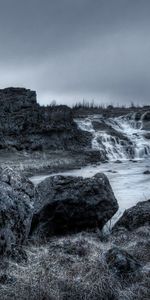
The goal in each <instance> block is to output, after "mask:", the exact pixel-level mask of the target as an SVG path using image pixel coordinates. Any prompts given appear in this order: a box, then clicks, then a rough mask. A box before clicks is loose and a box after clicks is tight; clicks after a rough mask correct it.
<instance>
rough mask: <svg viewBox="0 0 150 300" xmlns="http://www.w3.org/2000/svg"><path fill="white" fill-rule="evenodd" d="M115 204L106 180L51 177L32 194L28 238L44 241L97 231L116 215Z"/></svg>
mask: <svg viewBox="0 0 150 300" xmlns="http://www.w3.org/2000/svg"><path fill="white" fill-rule="evenodd" d="M117 209H118V204H117V200H116V198H115V196H114V194H113V191H112V189H111V186H110V184H109V181H108V179H107V177H106V176H105V175H104V174H96V175H95V176H94V177H92V178H86V179H84V178H82V177H71V176H68V177H65V176H54V177H49V178H47V179H45V180H44V181H43V182H41V183H40V184H39V185H38V187H37V190H36V203H35V214H34V216H33V220H32V225H31V234H35V235H36V236H39V238H42V239H45V238H47V237H49V236H51V235H55V234H64V233H69V232H79V231H81V230H86V229H90V228H96V227H99V228H100V229H102V228H103V226H104V225H105V224H106V222H107V221H108V220H109V219H110V218H111V217H112V216H113V215H114V214H115V213H116V211H117Z"/></svg>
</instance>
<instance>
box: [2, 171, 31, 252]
mask: <svg viewBox="0 0 150 300" xmlns="http://www.w3.org/2000/svg"><path fill="white" fill-rule="evenodd" d="M33 200H34V186H33V184H32V183H31V182H30V181H29V180H28V179H26V178H25V177H23V176H21V175H20V174H18V173H16V172H14V171H13V170H12V169H10V168H7V169H5V170H0V255H2V256H3V255H9V256H11V254H13V255H14V253H15V250H14V247H15V246H17V247H19V246H21V245H22V244H24V243H25V242H26V239H27V237H28V234H29V231H30V225H31V219H32V213H33V208H32V202H33Z"/></svg>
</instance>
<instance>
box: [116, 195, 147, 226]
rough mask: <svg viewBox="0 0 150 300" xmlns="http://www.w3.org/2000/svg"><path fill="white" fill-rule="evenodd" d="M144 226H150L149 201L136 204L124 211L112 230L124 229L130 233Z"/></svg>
mask: <svg viewBox="0 0 150 300" xmlns="http://www.w3.org/2000/svg"><path fill="white" fill-rule="evenodd" d="M146 225H150V200H147V201H144V202H138V203H137V204H136V205H135V206H133V207H131V208H129V209H127V210H125V212H124V213H123V215H122V216H121V217H120V219H119V220H118V221H117V223H116V224H115V225H114V227H113V228H112V230H113V231H115V230H119V229H121V228H126V229H127V230H129V231H132V230H134V229H137V228H139V227H141V226H146Z"/></svg>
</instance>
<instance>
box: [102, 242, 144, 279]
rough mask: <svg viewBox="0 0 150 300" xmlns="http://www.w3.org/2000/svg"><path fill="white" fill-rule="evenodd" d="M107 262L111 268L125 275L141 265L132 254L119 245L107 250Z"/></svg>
mask: <svg viewBox="0 0 150 300" xmlns="http://www.w3.org/2000/svg"><path fill="white" fill-rule="evenodd" d="M106 262H107V264H108V266H109V268H110V269H111V270H113V271H114V272H115V273H117V274H118V275H123V276H124V275H127V274H128V273H131V272H136V271H137V269H138V268H139V267H140V264H139V262H138V261H137V260H136V259H134V257H133V256H132V255H130V254H129V253H128V252H127V251H126V250H124V249H121V248H118V247H113V248H111V249H109V250H108V251H107V253H106Z"/></svg>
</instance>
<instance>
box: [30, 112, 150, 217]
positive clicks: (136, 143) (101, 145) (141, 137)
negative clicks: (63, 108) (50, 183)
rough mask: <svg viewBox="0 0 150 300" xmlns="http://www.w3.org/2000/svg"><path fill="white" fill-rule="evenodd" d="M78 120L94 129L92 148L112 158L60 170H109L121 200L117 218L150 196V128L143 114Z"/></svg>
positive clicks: (71, 172) (73, 172)
mask: <svg viewBox="0 0 150 300" xmlns="http://www.w3.org/2000/svg"><path fill="white" fill-rule="evenodd" d="M76 122H77V124H78V126H79V127H80V128H81V129H82V130H84V131H88V132H91V133H92V136H93V138H92V148H93V149H97V150H99V151H101V152H103V154H104V156H106V158H107V160H108V161H107V163H99V164H97V165H94V166H93V165H91V166H87V167H83V168H81V169H80V170H79V169H78V170H69V171H67V172H63V173H62V172H60V173H57V174H63V175H66V176H67V175H71V176H83V177H91V176H93V175H94V174H96V173H98V172H103V173H105V174H106V175H107V177H108V179H109V181H110V184H111V186H112V189H113V191H114V194H115V196H116V198H117V200H118V203H119V211H118V213H117V215H116V216H115V219H116V217H117V218H118V216H119V215H121V214H122V213H123V211H124V210H125V209H127V208H129V207H131V206H134V205H135V204H136V203H137V202H139V201H144V200H148V199H150V174H144V172H145V171H146V170H148V171H150V139H147V138H146V137H145V136H146V135H147V134H149V133H150V130H144V129H143V120H142V116H141V118H139V119H137V117H136V115H128V116H125V117H119V118H110V119H106V120H105V119H104V118H103V117H102V116H100V115H99V116H96V115H95V116H90V117H87V118H85V119H77V120H76ZM95 127H96V129H95ZM57 174H56V175H57ZM53 175H54V174H51V175H49V174H46V175H39V176H38V175H37V176H34V177H32V178H31V180H32V182H33V183H34V184H35V185H37V184H38V183H39V182H41V181H42V180H44V179H45V178H47V177H49V176H53Z"/></svg>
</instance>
